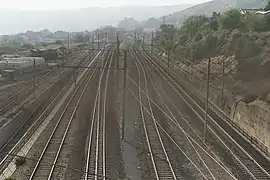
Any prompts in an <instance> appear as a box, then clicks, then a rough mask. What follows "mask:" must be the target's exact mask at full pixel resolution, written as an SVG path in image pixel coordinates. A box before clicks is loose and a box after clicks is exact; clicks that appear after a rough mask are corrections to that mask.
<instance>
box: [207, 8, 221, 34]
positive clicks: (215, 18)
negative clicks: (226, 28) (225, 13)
mask: <svg viewBox="0 0 270 180" xmlns="http://www.w3.org/2000/svg"><path fill="white" fill-rule="evenodd" d="M219 18H220V13H216V12H213V15H212V17H211V18H210V22H209V28H210V29H212V30H214V31H217V30H218V28H219V22H218V19H219Z"/></svg>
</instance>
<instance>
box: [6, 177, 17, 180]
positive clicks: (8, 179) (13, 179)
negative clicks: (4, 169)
mask: <svg viewBox="0 0 270 180" xmlns="http://www.w3.org/2000/svg"><path fill="white" fill-rule="evenodd" d="M5 180H16V179H15V178H12V177H8V178H5Z"/></svg>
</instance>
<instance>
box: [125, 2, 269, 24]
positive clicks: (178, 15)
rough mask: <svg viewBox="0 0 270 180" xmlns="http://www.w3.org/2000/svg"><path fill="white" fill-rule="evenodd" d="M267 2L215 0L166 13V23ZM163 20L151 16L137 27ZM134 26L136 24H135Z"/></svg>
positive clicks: (259, 5)
mask: <svg viewBox="0 0 270 180" xmlns="http://www.w3.org/2000/svg"><path fill="white" fill-rule="evenodd" d="M266 2H267V1H266V0H213V1H209V2H206V3H202V4H198V5H194V6H192V7H190V8H187V9H184V10H182V11H178V12H175V13H172V14H169V15H166V16H165V19H166V23H172V24H181V23H182V22H183V21H184V20H186V19H187V18H188V17H190V16H194V15H202V14H204V15H207V16H211V15H212V14H213V12H221V13H222V12H225V11H227V10H229V9H232V8H262V7H264V6H265V5H266ZM135 19H136V18H135ZM136 20H137V19H136ZM162 22H163V16H161V17H159V18H151V19H148V20H147V21H141V22H140V23H137V27H140V28H145V29H148V28H158V27H159V26H160V24H161V23H162ZM121 24H123V21H121ZM132 26H135V24H133V25H132ZM122 28H124V27H122Z"/></svg>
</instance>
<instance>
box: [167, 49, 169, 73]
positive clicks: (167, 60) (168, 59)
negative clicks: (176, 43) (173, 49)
mask: <svg viewBox="0 0 270 180" xmlns="http://www.w3.org/2000/svg"><path fill="white" fill-rule="evenodd" d="M167 68H168V71H169V68H170V50H169V51H168V54H167Z"/></svg>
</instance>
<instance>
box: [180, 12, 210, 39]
mask: <svg viewBox="0 0 270 180" xmlns="http://www.w3.org/2000/svg"><path fill="white" fill-rule="evenodd" d="M207 23H209V18H208V17H206V16H204V15H201V16H191V17H189V18H188V19H186V20H185V22H184V23H183V25H182V26H181V29H180V32H181V33H184V34H187V35H189V36H191V37H192V36H194V35H195V34H196V33H197V32H200V31H201V30H202V29H203V28H204V26H205V25H206V24H207Z"/></svg>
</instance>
